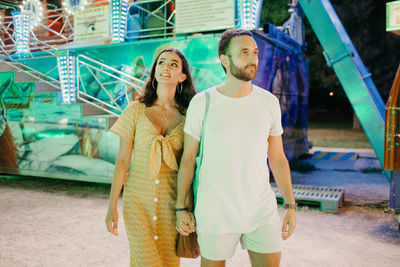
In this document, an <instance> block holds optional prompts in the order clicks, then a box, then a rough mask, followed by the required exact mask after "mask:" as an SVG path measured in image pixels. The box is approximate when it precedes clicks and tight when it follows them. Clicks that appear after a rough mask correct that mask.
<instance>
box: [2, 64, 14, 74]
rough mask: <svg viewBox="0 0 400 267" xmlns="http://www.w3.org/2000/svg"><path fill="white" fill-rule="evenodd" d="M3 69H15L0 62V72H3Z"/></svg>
mask: <svg viewBox="0 0 400 267" xmlns="http://www.w3.org/2000/svg"><path fill="white" fill-rule="evenodd" d="M5 71H15V68H13V67H11V66H10V65H8V64H6V63H0V72H5Z"/></svg>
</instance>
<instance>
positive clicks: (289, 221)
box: [282, 209, 296, 240]
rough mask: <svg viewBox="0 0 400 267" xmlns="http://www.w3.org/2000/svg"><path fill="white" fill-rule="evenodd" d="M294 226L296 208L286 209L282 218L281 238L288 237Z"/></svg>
mask: <svg viewBox="0 0 400 267" xmlns="http://www.w3.org/2000/svg"><path fill="white" fill-rule="evenodd" d="M295 228H296V210H295V209H287V210H286V212H285V216H284V218H283V225H282V239H283V240H286V239H288V238H289V237H290V236H291V235H292V234H293V232H294V229H295Z"/></svg>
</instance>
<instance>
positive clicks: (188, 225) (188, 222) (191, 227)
mask: <svg viewBox="0 0 400 267" xmlns="http://www.w3.org/2000/svg"><path fill="white" fill-rule="evenodd" d="M176 230H178V232H179V233H180V234H181V235H185V236H187V235H189V234H190V233H192V232H195V231H196V220H195V218H194V216H193V213H191V212H188V211H178V212H176Z"/></svg>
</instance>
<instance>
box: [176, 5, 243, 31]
mask: <svg viewBox="0 0 400 267" xmlns="http://www.w3.org/2000/svg"><path fill="white" fill-rule="evenodd" d="M175 11H176V15H175V16H176V17H175V29H176V32H177V33H186V32H204V31H212V30H220V29H228V28H234V27H235V1H232V0H219V1H215V0H202V1H198V0H176V9H175Z"/></svg>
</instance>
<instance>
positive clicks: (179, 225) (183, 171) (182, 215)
mask: <svg viewBox="0 0 400 267" xmlns="http://www.w3.org/2000/svg"><path fill="white" fill-rule="evenodd" d="M199 143H200V142H199V141H197V140H196V139H195V138H193V137H192V136H190V135H188V134H185V137H184V146H183V155H182V158H181V162H180V165H179V171H178V194H177V200H176V206H175V208H177V209H181V208H187V206H186V197H187V194H188V192H189V189H190V186H191V185H192V181H193V174H194V169H195V167H196V156H197V153H198V150H199ZM176 229H177V230H178V232H179V233H181V234H182V235H188V234H189V233H191V232H194V231H196V228H195V221H194V217H193V215H192V214H191V213H190V212H187V211H177V212H176Z"/></svg>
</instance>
